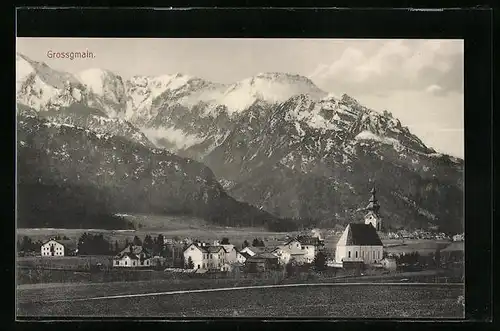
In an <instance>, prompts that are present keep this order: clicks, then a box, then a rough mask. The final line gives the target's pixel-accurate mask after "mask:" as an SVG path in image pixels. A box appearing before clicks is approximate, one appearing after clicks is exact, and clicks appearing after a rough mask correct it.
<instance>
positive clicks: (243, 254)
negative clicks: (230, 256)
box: [240, 252, 252, 259]
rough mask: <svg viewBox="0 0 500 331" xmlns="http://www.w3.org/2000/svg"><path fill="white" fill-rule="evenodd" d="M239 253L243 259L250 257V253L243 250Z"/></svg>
mask: <svg viewBox="0 0 500 331" xmlns="http://www.w3.org/2000/svg"><path fill="white" fill-rule="evenodd" d="M240 254H241V255H242V256H243V257H245V259H249V258H251V257H252V255H250V254H248V253H247V252H243V253H241V252H240Z"/></svg>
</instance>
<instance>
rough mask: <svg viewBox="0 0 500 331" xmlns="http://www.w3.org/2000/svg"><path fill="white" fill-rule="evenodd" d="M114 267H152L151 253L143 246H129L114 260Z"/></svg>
mask: <svg viewBox="0 0 500 331" xmlns="http://www.w3.org/2000/svg"><path fill="white" fill-rule="evenodd" d="M113 266H114V267H124V268H141V267H150V266H151V253H150V252H149V251H148V250H146V249H144V248H143V247H142V246H134V245H129V246H128V247H126V248H125V249H124V250H122V251H121V252H120V253H118V254H117V255H116V256H115V257H114V258H113Z"/></svg>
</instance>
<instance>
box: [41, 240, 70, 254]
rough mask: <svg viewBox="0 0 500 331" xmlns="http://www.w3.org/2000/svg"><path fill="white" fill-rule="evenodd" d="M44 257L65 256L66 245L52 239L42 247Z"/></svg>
mask: <svg viewBox="0 0 500 331" xmlns="http://www.w3.org/2000/svg"><path fill="white" fill-rule="evenodd" d="M40 253H41V255H42V256H64V245H63V244H61V243H59V242H57V241H56V240H54V239H51V240H49V241H47V242H45V243H44V244H42V246H41V247H40Z"/></svg>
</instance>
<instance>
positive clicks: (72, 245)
mask: <svg viewBox="0 0 500 331" xmlns="http://www.w3.org/2000/svg"><path fill="white" fill-rule="evenodd" d="M51 241H55V242H57V243H59V244H61V245H63V246H64V248H66V249H76V248H77V246H78V244H77V242H76V241H75V240H71V239H59V240H55V239H49V240H46V241H45V242H44V243H43V244H42V246H43V245H45V244H47V243H48V242H51Z"/></svg>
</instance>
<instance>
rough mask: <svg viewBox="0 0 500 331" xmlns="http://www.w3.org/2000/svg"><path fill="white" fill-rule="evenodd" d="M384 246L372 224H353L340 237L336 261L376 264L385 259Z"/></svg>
mask: <svg viewBox="0 0 500 331" xmlns="http://www.w3.org/2000/svg"><path fill="white" fill-rule="evenodd" d="M383 251H384V246H383V244H382V241H381V240H380V238H379V236H378V234H377V231H376V230H375V227H373V226H372V225H371V224H362V223H351V224H349V225H347V227H346V229H345V230H344V233H343V234H342V236H341V237H340V239H339V241H338V243H337V248H336V251H335V261H336V262H343V261H363V262H364V263H366V264H375V263H378V262H380V261H381V260H382V259H383V254H384V252H383Z"/></svg>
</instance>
